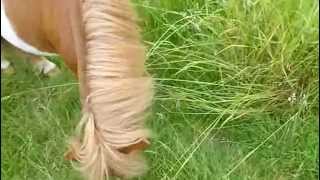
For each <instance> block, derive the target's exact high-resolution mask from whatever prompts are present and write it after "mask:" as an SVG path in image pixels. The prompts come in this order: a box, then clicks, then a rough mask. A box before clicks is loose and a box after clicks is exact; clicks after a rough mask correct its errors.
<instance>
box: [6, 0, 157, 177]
mask: <svg viewBox="0 0 320 180" xmlns="http://www.w3.org/2000/svg"><path fill="white" fill-rule="evenodd" d="M3 22H4V23H3ZM1 36H2V37H3V38H4V39H6V40H7V41H9V42H10V43H11V44H13V45H14V46H16V47H17V48H20V49H22V50H24V51H26V52H27V53H31V54H34V55H36V56H37V57H39V59H41V58H42V55H46V54H50V53H55V54H59V55H60V56H61V57H62V58H63V59H64V61H65V64H66V65H67V66H68V67H69V68H70V69H71V70H72V71H73V72H74V74H75V75H76V76H77V78H78V80H79V83H80V94H81V102H82V113H83V115H82V119H81V120H80V122H79V124H78V127H77V129H76V134H75V136H74V137H72V138H71V142H70V149H69V151H68V152H67V153H66V155H65V157H66V158H67V159H69V160H76V161H77V162H78V163H77V164H78V166H77V168H79V169H80V170H81V171H82V172H84V174H85V175H86V176H87V177H88V178H89V179H91V180H102V179H104V178H105V177H109V176H110V175H116V176H120V177H125V178H128V177H133V176H138V175H141V174H142V173H144V172H145V170H146V165H145V161H144V158H143V157H142V155H141V151H142V150H143V149H144V148H146V147H147V145H148V144H149V142H148V138H149V135H150V134H149V131H148V130H147V129H146V128H145V124H144V120H145V118H146V114H147V113H146V112H147V110H148V108H149V106H150V104H151V101H152V97H153V85H152V79H151V78H150V77H149V76H148V74H147V73H146V71H145V67H144V62H145V50H144V47H143V46H142V44H141V37H140V35H139V29H138V27H137V24H136V15H135V13H134V12H133V9H132V7H131V5H130V2H129V0H41V1H39V0H1ZM40 57H41V58H40ZM2 62H3V59H2V57H1V68H2V69H3V67H2V64H3V63H2ZM6 65H7V66H9V64H6Z"/></svg>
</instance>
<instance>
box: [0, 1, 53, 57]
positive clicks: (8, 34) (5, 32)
mask: <svg viewBox="0 0 320 180" xmlns="http://www.w3.org/2000/svg"><path fill="white" fill-rule="evenodd" d="M1 36H2V37H3V38H4V39H6V40H7V41H8V42H10V43H11V44H12V45H14V46H15V47H17V48H19V49H21V50H23V51H25V52H27V53H31V54H34V55H42V56H53V55H55V54H53V53H47V52H41V51H39V50H38V49H36V48H35V47H33V46H31V45H29V44H28V43H26V42H25V41H23V40H22V39H21V38H19V37H18V35H17V34H16V32H15V30H14V28H13V26H12V25H11V23H10V20H9V18H8V17H7V15H6V13H5V7H4V3H3V0H1Z"/></svg>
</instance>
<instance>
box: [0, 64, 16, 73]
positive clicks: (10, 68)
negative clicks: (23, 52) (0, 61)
mask: <svg viewBox="0 0 320 180" xmlns="http://www.w3.org/2000/svg"><path fill="white" fill-rule="evenodd" d="M2 73H3V74H7V75H12V74H14V73H15V70H14V68H13V67H12V66H9V67H7V68H5V69H1V74H2Z"/></svg>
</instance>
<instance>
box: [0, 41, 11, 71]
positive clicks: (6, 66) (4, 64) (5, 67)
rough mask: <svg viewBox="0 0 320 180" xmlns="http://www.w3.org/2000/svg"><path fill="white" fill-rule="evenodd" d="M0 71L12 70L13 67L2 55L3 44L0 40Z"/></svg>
mask: <svg viewBox="0 0 320 180" xmlns="http://www.w3.org/2000/svg"><path fill="white" fill-rule="evenodd" d="M1 41H2V40H1ZM1 72H4V73H12V72H13V68H12V67H11V65H10V62H9V61H8V60H7V59H6V58H5V57H4V45H3V44H2V42H1Z"/></svg>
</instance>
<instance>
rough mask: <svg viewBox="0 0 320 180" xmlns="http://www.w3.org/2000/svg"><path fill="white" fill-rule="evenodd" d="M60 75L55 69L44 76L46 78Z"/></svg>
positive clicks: (57, 69) (59, 71) (58, 70)
mask: <svg viewBox="0 0 320 180" xmlns="http://www.w3.org/2000/svg"><path fill="white" fill-rule="evenodd" d="M60 73H61V70H60V69H59V68H58V67H56V68H54V69H51V70H50V71H49V72H47V73H45V74H44V75H46V76H48V77H55V76H57V75H59V74H60Z"/></svg>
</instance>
